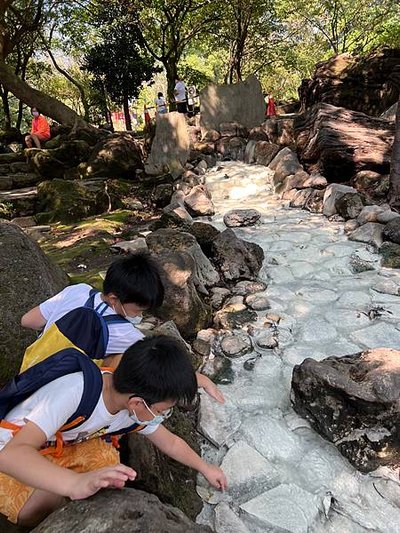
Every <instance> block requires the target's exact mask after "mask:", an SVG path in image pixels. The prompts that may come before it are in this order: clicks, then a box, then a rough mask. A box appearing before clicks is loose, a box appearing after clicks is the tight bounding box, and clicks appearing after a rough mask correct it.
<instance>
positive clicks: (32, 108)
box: [31, 105, 41, 115]
mask: <svg viewBox="0 0 400 533" xmlns="http://www.w3.org/2000/svg"><path fill="white" fill-rule="evenodd" d="M34 109H36V111H37V112H38V113H39V115H41V112H40V109H38V108H37V107H36V106H35V105H34V106H33V107H31V115H32V114H33V110H34Z"/></svg>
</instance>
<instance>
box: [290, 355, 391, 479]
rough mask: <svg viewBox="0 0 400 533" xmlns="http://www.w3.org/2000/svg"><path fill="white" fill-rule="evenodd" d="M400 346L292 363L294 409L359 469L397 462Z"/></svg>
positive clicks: (366, 470) (364, 469) (370, 469)
mask: <svg viewBox="0 0 400 533" xmlns="http://www.w3.org/2000/svg"><path fill="white" fill-rule="evenodd" d="M399 400H400V351H398V350H392V349H389V348H377V349H373V350H367V351H365V352H362V353H357V354H354V355H347V356H344V357H328V358H327V359H324V360H323V361H320V362H317V361H315V360H313V359H306V360H305V361H303V363H301V365H297V366H295V368H294V370H293V378H292V403H293V407H294V409H295V410H296V411H297V413H299V414H300V415H301V416H303V417H304V418H307V419H308V420H309V421H310V423H311V425H312V426H313V427H314V429H315V430H316V431H318V433H320V435H322V436H323V437H325V438H326V439H327V440H329V441H331V442H333V443H334V444H335V445H336V446H337V448H338V449H339V451H340V452H341V453H342V454H343V455H344V456H345V457H347V459H348V460H349V461H350V462H351V463H352V464H353V465H354V466H355V467H356V468H358V469H359V470H360V471H362V472H370V471H372V470H375V469H376V468H378V467H379V466H381V465H391V466H395V467H398V466H399V465H400V445H399V442H400V441H399V437H400V409H399V405H400V401H399Z"/></svg>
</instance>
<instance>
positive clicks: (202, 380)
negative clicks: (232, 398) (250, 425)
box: [196, 372, 225, 403]
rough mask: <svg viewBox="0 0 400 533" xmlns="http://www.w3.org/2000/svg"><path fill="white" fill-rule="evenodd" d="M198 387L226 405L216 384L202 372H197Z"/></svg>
mask: <svg viewBox="0 0 400 533" xmlns="http://www.w3.org/2000/svg"><path fill="white" fill-rule="evenodd" d="M196 379H197V386H198V387H199V389H203V390H204V391H205V392H206V393H207V394H209V395H210V396H211V398H214V400H216V401H217V402H219V403H225V398H224V395H223V394H222V392H221V391H220V390H219V388H218V387H217V386H216V384H215V383H214V382H213V381H211V379H210V378H208V377H207V376H205V375H204V374H200V372H196Z"/></svg>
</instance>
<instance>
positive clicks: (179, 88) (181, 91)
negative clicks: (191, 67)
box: [174, 76, 187, 113]
mask: <svg viewBox="0 0 400 533" xmlns="http://www.w3.org/2000/svg"><path fill="white" fill-rule="evenodd" d="M174 95H175V102H176V107H177V111H178V113H186V112H187V100H186V85H185V82H184V81H183V80H181V79H180V77H179V76H177V77H176V79H175V88H174Z"/></svg>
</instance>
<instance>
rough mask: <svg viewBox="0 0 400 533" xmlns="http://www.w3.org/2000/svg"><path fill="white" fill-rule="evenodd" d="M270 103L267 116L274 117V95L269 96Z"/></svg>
mask: <svg viewBox="0 0 400 533" xmlns="http://www.w3.org/2000/svg"><path fill="white" fill-rule="evenodd" d="M267 99H268V103H267V111H266V113H265V115H266V116H267V117H274V116H275V115H276V108H275V102H274V99H273V98H272V94H268V95H267Z"/></svg>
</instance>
